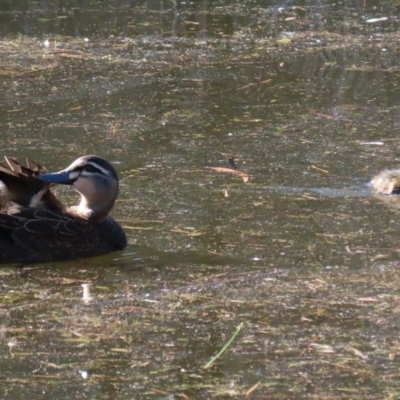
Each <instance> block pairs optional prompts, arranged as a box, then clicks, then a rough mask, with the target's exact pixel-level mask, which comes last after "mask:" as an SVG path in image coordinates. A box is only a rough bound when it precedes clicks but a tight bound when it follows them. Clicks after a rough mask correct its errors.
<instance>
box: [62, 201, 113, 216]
mask: <svg viewBox="0 0 400 400" xmlns="http://www.w3.org/2000/svg"><path fill="white" fill-rule="evenodd" d="M111 208H112V205H109V204H105V205H102V206H99V204H98V203H95V204H91V203H90V202H89V201H88V199H86V197H84V196H81V202H80V203H79V205H77V206H72V207H69V208H68V212H69V213H70V214H73V215H74V216H77V217H79V218H83V219H86V220H88V221H90V222H100V221H102V220H103V219H105V218H107V215H108V213H109V212H110V210H111Z"/></svg>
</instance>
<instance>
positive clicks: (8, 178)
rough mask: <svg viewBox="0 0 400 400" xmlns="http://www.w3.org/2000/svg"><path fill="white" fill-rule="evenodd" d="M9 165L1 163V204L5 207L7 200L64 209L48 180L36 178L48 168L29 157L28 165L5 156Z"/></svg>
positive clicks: (25, 205)
mask: <svg viewBox="0 0 400 400" xmlns="http://www.w3.org/2000/svg"><path fill="white" fill-rule="evenodd" d="M5 160H6V162H7V166H6V165H4V164H0V181H2V182H3V184H4V185H5V187H4V186H3V187H2V188H1V189H2V190H1V191H0V206H1V209H4V208H5V205H6V204H7V202H12V203H14V204H17V205H19V206H22V207H29V206H30V207H34V208H47V209H50V210H63V206H62V204H61V202H60V201H59V200H58V199H57V198H56V196H55V195H54V194H53V193H52V192H51V190H50V184H49V183H48V182H43V181H40V180H39V179H36V176H37V175H38V174H41V173H46V172H47V170H46V168H44V167H43V166H41V165H40V164H38V163H36V162H34V161H32V160H29V159H27V160H26V167H25V166H24V165H22V164H20V163H19V162H18V161H17V160H16V159H14V158H12V157H5Z"/></svg>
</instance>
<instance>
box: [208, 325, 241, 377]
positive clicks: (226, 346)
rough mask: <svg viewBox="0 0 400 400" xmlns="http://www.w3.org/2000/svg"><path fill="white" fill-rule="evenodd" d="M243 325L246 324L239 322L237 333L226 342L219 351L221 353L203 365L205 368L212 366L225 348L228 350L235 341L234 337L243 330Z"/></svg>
mask: <svg viewBox="0 0 400 400" xmlns="http://www.w3.org/2000/svg"><path fill="white" fill-rule="evenodd" d="M243 326H244V323H243V322H241V323H240V324H239V326H238V327H237V328H236V331H235V333H234V334H233V335H232V336H231V338H230V339H229V340H228V341H227V342H226V344H225V346H224V347H223V348H222V349H221V350H220V351H219V353H218V354H217V355H216V356H214V357H213V358H212V359H211V360H210V361H209V362H208V363H207V364H206V365H205V366H204V367H203V368H204V369H207V368H210V367H211V365H213V364H214V361H215V360H216V359H217V358H219V357H220V356H221V355H222V354H223V353H224V352H225V350H226V349H227V348H228V347H229V346H230V345H231V343H232V342H233V341H234V339H235V337H236V336H237V335H238V333H239V332H240V331H241V330H242V328H243Z"/></svg>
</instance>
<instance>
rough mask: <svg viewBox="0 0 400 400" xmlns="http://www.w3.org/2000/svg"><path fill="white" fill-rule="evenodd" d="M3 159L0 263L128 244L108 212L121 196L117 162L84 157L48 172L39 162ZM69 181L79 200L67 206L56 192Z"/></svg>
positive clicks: (0, 169) (104, 250) (39, 259)
mask: <svg viewBox="0 0 400 400" xmlns="http://www.w3.org/2000/svg"><path fill="white" fill-rule="evenodd" d="M6 161H7V164H8V166H5V165H2V164H0V262H1V263H14V262H18V263H22V264H26V263H34V262H46V261H60V260H71V259H76V258H81V257H93V256H97V255H101V254H106V253H109V252H112V251H115V250H122V249H124V248H125V247H126V244H127V241H126V236H125V233H124V231H123V229H122V228H121V226H120V225H119V224H118V223H117V222H116V221H115V220H114V219H113V218H112V217H111V216H109V215H108V213H109V212H110V210H111V209H112V207H113V206H114V203H115V200H116V198H117V195H118V186H119V185H118V176H117V173H116V171H115V169H114V168H113V166H112V165H111V164H110V163H108V162H107V161H106V160H104V159H102V158H100V157H96V156H91V155H90V156H83V157H80V158H78V159H77V160H76V161H74V162H73V163H72V164H71V165H70V166H69V167H68V168H66V169H64V170H62V171H59V172H56V173H51V174H49V173H47V170H46V169H45V168H44V167H42V166H41V165H39V164H37V163H35V162H33V161H31V160H27V165H26V166H23V165H21V164H19V163H18V162H17V161H16V160H15V159H13V158H7V157H6ZM54 184H64V185H71V186H72V187H73V188H74V189H75V190H76V191H77V192H78V193H79V194H80V195H81V201H80V203H79V205H77V206H73V207H68V208H66V207H65V206H64V205H63V204H62V203H61V202H60V201H59V200H58V199H57V197H56V196H55V195H54V193H52V191H51V190H50V187H51V186H53V185H54Z"/></svg>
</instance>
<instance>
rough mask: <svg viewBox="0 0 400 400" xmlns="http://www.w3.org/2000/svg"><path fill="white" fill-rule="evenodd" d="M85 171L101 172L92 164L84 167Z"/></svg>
mask: <svg viewBox="0 0 400 400" xmlns="http://www.w3.org/2000/svg"><path fill="white" fill-rule="evenodd" d="M83 170H84V171H86V172H99V170H98V169H97V168H95V167H93V165H91V164H86V165H85V166H84V167H83Z"/></svg>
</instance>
